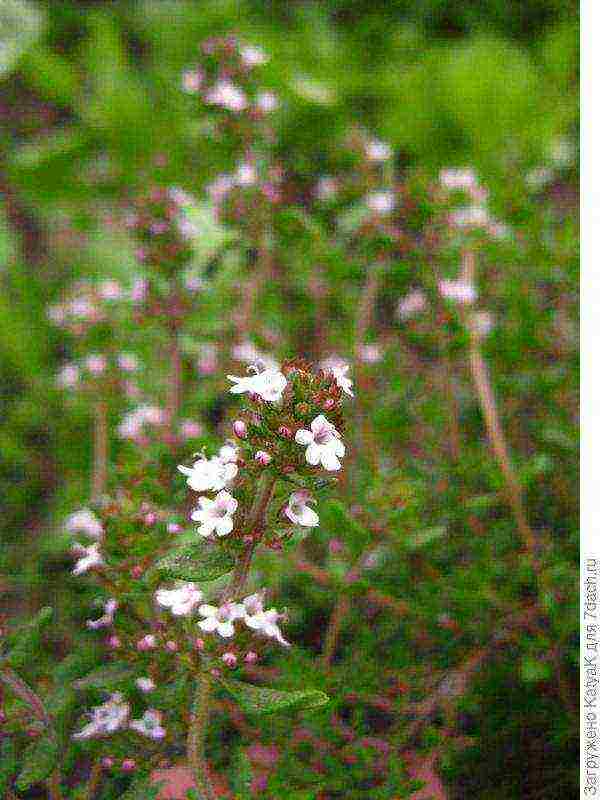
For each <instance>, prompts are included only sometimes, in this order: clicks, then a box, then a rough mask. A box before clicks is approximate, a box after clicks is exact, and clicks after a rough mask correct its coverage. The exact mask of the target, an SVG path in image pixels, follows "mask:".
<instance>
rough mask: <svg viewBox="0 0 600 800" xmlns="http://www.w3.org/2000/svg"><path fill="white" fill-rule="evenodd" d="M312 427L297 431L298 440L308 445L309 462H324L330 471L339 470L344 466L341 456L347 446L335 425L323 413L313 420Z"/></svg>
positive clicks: (301, 443)
mask: <svg viewBox="0 0 600 800" xmlns="http://www.w3.org/2000/svg"><path fill="white" fill-rule="evenodd" d="M310 428H311V429H310V430H306V429H301V430H299V431H297V433H296V442H297V443H298V444H300V445H303V446H306V455H305V457H306V461H307V463H308V464H311V465H313V466H316V465H317V464H322V465H323V467H324V469H326V470H329V471H337V470H339V469H340V468H341V466H342V465H341V462H340V458H342V457H343V456H344V454H345V452H346V448H345V447H344V444H343V442H342V441H341V439H340V434H339V433H338V431H337V430H336V429H335V426H334V425H332V424H331V422H329V421H328V420H327V419H326V417H324V416H323V414H319V416H318V417H315V419H313V421H312V422H311V424H310Z"/></svg>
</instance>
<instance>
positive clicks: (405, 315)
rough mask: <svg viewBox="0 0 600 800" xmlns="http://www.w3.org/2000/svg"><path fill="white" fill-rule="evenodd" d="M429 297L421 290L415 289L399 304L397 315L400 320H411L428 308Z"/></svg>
mask: <svg viewBox="0 0 600 800" xmlns="http://www.w3.org/2000/svg"><path fill="white" fill-rule="evenodd" d="M427 305H428V303H427V297H426V295H425V292H422V291H421V289H414V290H413V291H412V292H409V294H407V295H406V297H403V298H402V300H400V302H399V303H398V309H397V312H396V313H397V314H398V317H399V318H400V319H410V318H411V317H414V316H415V315H416V314H419V313H420V312H421V311H424V310H425V309H426V308H427Z"/></svg>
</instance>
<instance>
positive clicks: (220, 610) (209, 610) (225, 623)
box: [198, 603, 239, 639]
mask: <svg viewBox="0 0 600 800" xmlns="http://www.w3.org/2000/svg"><path fill="white" fill-rule="evenodd" d="M198 610H199V611H200V614H201V615H202V616H203V617H204V619H203V620H201V621H200V622H199V623H198V627H199V628H200V629H201V630H203V631H204V632H205V633H214V632H216V633H218V634H219V636H222V637H223V638H224V639H230V638H231V637H232V636H233V635H234V633H235V628H234V626H233V623H234V621H235V620H236V619H238V616H239V607H238V605H237V604H236V603H225V605H222V606H220V607H218V606H211V605H208V604H205V605H202V606H200V608H199V609H198Z"/></svg>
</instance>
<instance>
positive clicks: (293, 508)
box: [283, 489, 319, 528]
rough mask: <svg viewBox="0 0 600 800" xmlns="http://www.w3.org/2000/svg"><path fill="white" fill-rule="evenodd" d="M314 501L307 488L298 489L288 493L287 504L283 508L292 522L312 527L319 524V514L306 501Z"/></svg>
mask: <svg viewBox="0 0 600 800" xmlns="http://www.w3.org/2000/svg"><path fill="white" fill-rule="evenodd" d="M310 502H314V498H313V497H312V496H311V494H310V492H309V491H308V490H307V489H299V490H298V491H297V492H293V493H292V494H291V495H290V499H289V500H288V502H287V505H286V506H285V508H284V509H283V513H284V514H285V515H286V517H287V518H288V519H289V520H291V522H293V523H294V525H302V527H304V528H314V527H315V526H317V525H318V524H319V515H318V514H317V512H316V511H314V510H313V509H312V508H310V506H309V505H308V503H310Z"/></svg>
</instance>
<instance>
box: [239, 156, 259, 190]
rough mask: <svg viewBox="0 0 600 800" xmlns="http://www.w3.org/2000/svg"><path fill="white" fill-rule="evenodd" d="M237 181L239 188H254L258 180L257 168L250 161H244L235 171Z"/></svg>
mask: <svg viewBox="0 0 600 800" xmlns="http://www.w3.org/2000/svg"><path fill="white" fill-rule="evenodd" d="M235 180H236V183H237V184H238V186H254V184H255V183H256V181H257V180H258V173H257V172H256V167H255V166H254V164H251V163H250V162H248V161H242V163H241V164H238V168H237V170H236V171H235Z"/></svg>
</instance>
